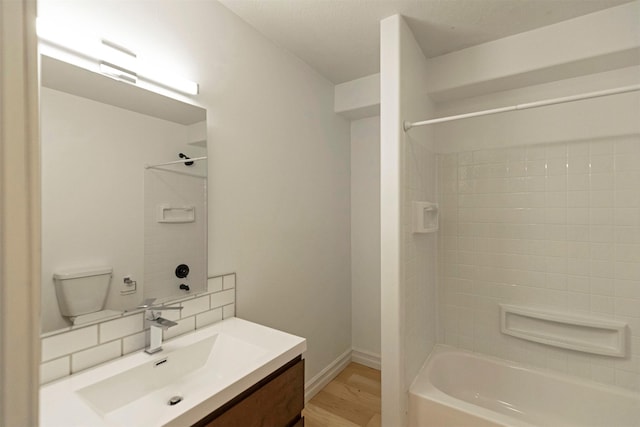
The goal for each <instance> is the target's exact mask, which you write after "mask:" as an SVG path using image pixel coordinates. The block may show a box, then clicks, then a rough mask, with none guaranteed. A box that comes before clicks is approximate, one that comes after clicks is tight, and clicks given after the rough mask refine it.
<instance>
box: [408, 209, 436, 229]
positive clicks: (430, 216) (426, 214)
mask: <svg viewBox="0 0 640 427" xmlns="http://www.w3.org/2000/svg"><path fill="white" fill-rule="evenodd" d="M435 231H438V204H437V203H432V202H413V232H414V233H433V232H435Z"/></svg>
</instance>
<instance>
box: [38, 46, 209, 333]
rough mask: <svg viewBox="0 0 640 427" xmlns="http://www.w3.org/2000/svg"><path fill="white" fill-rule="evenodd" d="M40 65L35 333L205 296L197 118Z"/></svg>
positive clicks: (96, 78) (107, 81)
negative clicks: (38, 312)
mask: <svg viewBox="0 0 640 427" xmlns="http://www.w3.org/2000/svg"><path fill="white" fill-rule="evenodd" d="M41 64H42V66H41V70H42V82H41V150H42V151H41V152H42V159H41V170H42V325H41V329H42V332H50V331H54V330H57V329H61V328H66V327H69V326H73V325H79V324H86V323H92V322H95V321H99V320H103V319H104V318H108V317H115V316H119V315H121V314H122V313H123V311H126V310H131V309H134V308H135V307H136V306H137V305H139V304H140V302H141V301H142V300H143V299H144V298H158V302H167V301H170V300H174V299H177V298H181V297H186V296H189V295H193V294H196V293H198V292H202V291H204V290H206V279H207V277H206V276H207V274H206V266H207V262H206V259H207V241H206V236H207V230H206V221H207V212H206V209H207V203H206V190H207V189H206V184H207V183H206V181H207V180H206V176H207V161H206V155H207V153H206V151H207V150H206V110H204V109H202V108H200V107H196V106H193V105H190V104H186V103H184V102H181V101H178V100H175V99H172V98H168V97H165V96H163V95H159V94H156V93H154V92H150V91H147V90H144V89H141V88H139V87H137V86H135V85H132V84H128V83H124V82H120V81H117V80H114V79H111V78H109V77H106V76H103V75H101V74H98V73H94V72H91V71H88V70H85V69H82V68H79V67H76V66H74V65H70V64H68V63H65V62H62V61H59V60H57V59H53V58H50V57H47V56H41ZM180 155H182V156H187V157H189V158H192V159H199V158H202V157H204V158H205V159H202V160H194V161H193V162H192V163H191V164H190V163H185V162H184V161H185V160H187V159H185V158H180ZM180 160H182V161H183V162H182V163H171V162H176V161H180ZM165 163H170V164H165ZM184 265H186V266H188V274H186V275H185V273H186V270H185V268H184V267H181V269H179V268H178V266H184ZM109 269H110V270H109ZM88 271H89V272H91V271H93V272H94V273H92V274H94V276H91V277H89V278H90V279H91V280H93V282H91V284H89V282H88V281H86V280H84V281H82V283H81V282H80V281H77V282H72V279H73V278H75V277H76V276H77V275H78V273H79V272H80V273H82V274H84V275H85V276H87V272H88ZM105 271H106V272H107V273H105ZM109 271H110V272H111V276H110V277H109V273H108V272H109ZM98 272H102V273H101V274H99V273H98ZM54 275H55V277H56V280H54ZM105 278H106V279H107V281H106V282H105V280H104V279H105ZM109 279H110V280H109ZM105 283H108V288H107V287H106V286H104V285H105ZM74 286H75V287H74ZM56 287H58V289H59V292H56ZM60 289H65V290H71V291H70V294H68V295H71V294H72V295H73V298H72V299H71V297H70V298H68V299H64V298H63V300H62V301H60V299H59V297H60V295H61V292H60ZM96 293H97V295H96ZM88 300H93V301H96V300H97V301H98V303H97V304H98V305H97V306H95V307H93V308H89V309H87V308H85V306H88V305H87V304H86V303H87V301H88ZM65 301H66V302H65ZM101 301H102V304H101V303H100V302H101ZM76 303H77V304H78V305H75V304H76ZM80 306H82V308H81V307H80ZM96 307H97V309H96ZM65 310H66V315H63V312H65ZM87 310H88V312H87ZM80 312H86V313H83V314H79V315H74V314H77V313H80Z"/></svg>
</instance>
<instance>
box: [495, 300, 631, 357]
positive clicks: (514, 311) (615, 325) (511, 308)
mask: <svg viewBox="0 0 640 427" xmlns="http://www.w3.org/2000/svg"><path fill="white" fill-rule="evenodd" d="M500 330H501V332H502V333H503V334H507V335H511V336H514V337H517V338H521V339H525V340H528V341H534V342H538V343H542V344H547V345H551V346H554V347H560V348H566V349H570V350H575V351H580V352H584V353H591V354H599V355H604V356H614V357H625V356H626V353H627V351H626V342H627V339H626V334H627V324H626V323H625V322H622V321H620V320H614V319H605V318H601V317H596V316H590V315H578V314H571V313H566V312H559V311H552V310H547V309H541V308H537V307H525V306H516V305H509V304H500Z"/></svg>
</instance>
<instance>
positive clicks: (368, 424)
mask: <svg viewBox="0 0 640 427" xmlns="http://www.w3.org/2000/svg"><path fill="white" fill-rule="evenodd" d="M303 414H304V421H305V427H380V371H378V370H376V369H372V368H368V367H366V366H363V365H360V364H358V363H350V364H349V365H348V366H347V367H346V368H345V369H344V371H342V372H341V373H340V374H338V376H337V377H336V378H335V379H334V380H333V381H331V382H330V383H329V384H327V386H326V387H325V388H323V389H322V390H321V391H320V392H319V393H318V394H316V395H315V396H314V397H313V399H311V400H310V401H309V402H307V404H306V406H305V409H304V411H303Z"/></svg>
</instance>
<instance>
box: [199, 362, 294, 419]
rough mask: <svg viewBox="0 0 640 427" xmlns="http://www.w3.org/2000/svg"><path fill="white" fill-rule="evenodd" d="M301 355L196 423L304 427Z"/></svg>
mask: <svg viewBox="0 0 640 427" xmlns="http://www.w3.org/2000/svg"><path fill="white" fill-rule="evenodd" d="M303 408H304V359H302V358H301V357H300V356H298V357H297V358H295V359H293V360H292V361H290V362H289V363H287V364H285V365H284V366H282V367H281V368H280V369H278V370H277V371H275V372H273V373H272V374H271V375H269V376H267V377H266V378H264V379H263V380H261V381H259V382H258V383H257V384H254V385H253V386H252V387H250V388H249V389H247V390H246V391H244V392H243V393H241V394H240V395H238V396H236V397H235V398H234V399H232V400H231V401H229V402H227V403H226V404H224V405H223V406H222V407H220V408H218V409H216V410H215V411H213V412H212V413H211V414H209V415H208V416H206V417H204V418H203V419H202V420H200V421H198V422H197V423H196V424H194V425H193V427H304V419H303V418H302V409H303Z"/></svg>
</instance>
